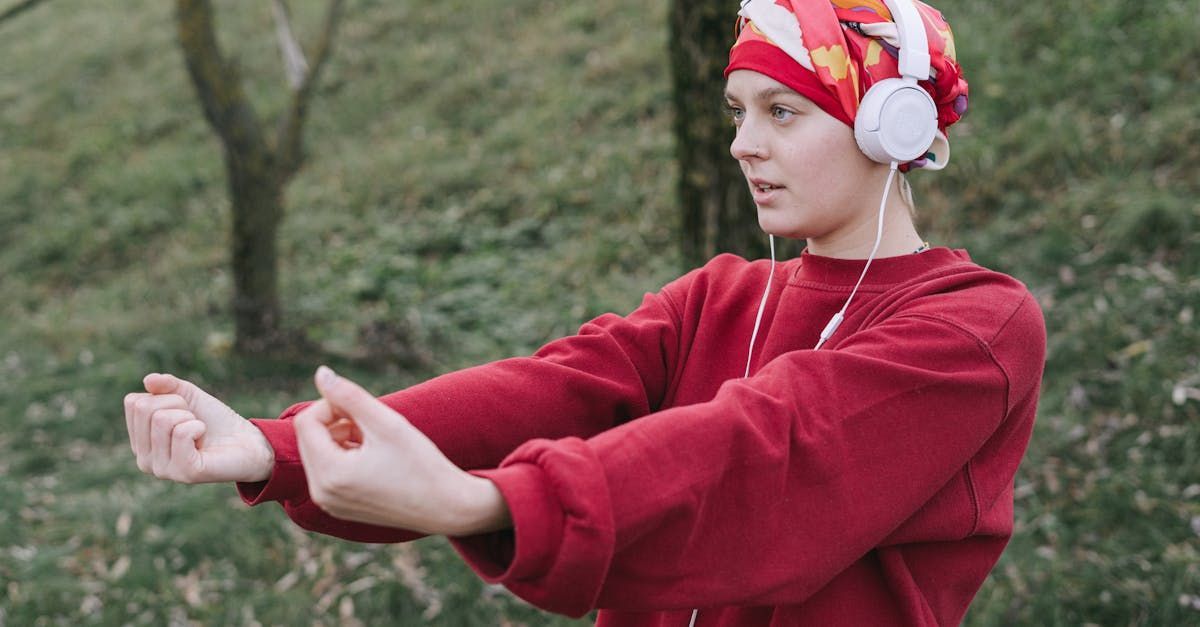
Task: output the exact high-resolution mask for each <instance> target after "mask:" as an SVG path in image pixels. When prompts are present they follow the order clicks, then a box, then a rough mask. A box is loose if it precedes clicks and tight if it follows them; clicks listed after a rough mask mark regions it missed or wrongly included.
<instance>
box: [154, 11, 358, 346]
mask: <svg viewBox="0 0 1200 627" xmlns="http://www.w3.org/2000/svg"><path fill="white" fill-rule="evenodd" d="M175 5H176V17H177V27H178V34H179V44H180V47H181V48H182V50H183V56H184V61H185V64H186V65H187V70H188V75H189V76H190V77H191V79H192V85H193V86H194V87H195V89H196V95H197V97H198V98H199V99H200V104H201V108H202V109H203V110H204V117H205V119H207V120H208V122H209V125H210V126H211V127H212V129H213V132H214V133H216V134H217V136H218V137H219V138H220V139H221V144H222V147H223V151H222V153H223V155H224V158H225V171H226V174H227V177H228V183H229V198H230V204H231V207H232V214H233V224H232V231H231V241H230V246H231V249H232V250H231V255H230V266H231V268H232V271H233V277H234V292H233V298H232V305H233V318H234V328H235V335H236V339H235V341H234V347H235V350H237V351H238V352H239V353H242V354H247V353H259V352H270V351H273V350H276V349H279V348H283V347H284V346H285V344H286V341H285V336H284V334H283V333H282V331H281V329H282V327H281V314H280V304H279V279H278V276H279V262H278V256H277V254H276V246H275V242H276V236H277V234H278V232H279V225H280V223H281V222H282V221H283V216H284V206H283V192H284V187H285V186H286V185H287V182H288V181H289V180H290V179H291V178H292V176H293V175H295V173H296V172H297V171H298V170H299V169H300V166H301V165H303V162H304V143H303V133H302V130H303V127H304V121H305V118H306V114H307V111H308V102H309V99H310V98H311V96H312V93H313V83H314V81H315V80H316V78H317V76H318V75H319V73H320V70H321V68H322V67H323V66H324V65H325V61H326V59H327V58H328V56H329V53H330V51H331V49H332V47H333V46H332V42H333V33H334V30H335V29H336V27H337V23H338V18H339V15H340V11H341V5H342V0H332V1H331V2H330V4H329V9H328V11H327V12H326V15H325V22H324V26H323V28H322V30H321V34H320V37H319V39H318V41H317V44H316V56H315V59H314V61H313V63H312V65H311V66H308V65H307V61H305V60H304V59H303V51H302V49H301V47H300V45H299V44H298V43H297V42H295V40H294V39H293V36H292V34H291V27H290V25H289V24H287V23H286V20H287V19H288V17H287V7H286V5H284V4H283V2H282V0H276V2H275V15H276V19H277V20H279V21H280V24H279V25H278V26H277V29H276V32H277V33H278V34H279V37H280V39H281V47H282V48H283V51H284V55H285V59H286V60H288V61H289V64H290V65H289V67H290V68H291V69H290V75H289V82H290V86H291V89H292V99H291V101H290V103H289V105H288V107H287V108H286V110H285V111H284V113H283V115H281V116H280V119H279V121H278V123H277V125H276V132H275V136H274V137H268V134H267V132H266V131H265V130H264V127H263V125H262V123H261V122H260V121H259V118H258V115H257V113H255V110H254V107H253V105H252V104H251V103H250V100H249V98H247V97H246V93H245V90H244V89H243V88H242V79H241V73H240V71H239V70H238V67H237V65H236V64H234V63H231V62H230V61H229V60H227V59H226V58H225V56H224V55H223V54H222V53H221V50H220V47H219V46H218V45H217V38H216V29H215V27H214V24H213V14H212V6H211V4H210V2H209V1H208V0H176V3H175ZM289 57H290V58H289ZM301 62H302V63H301Z"/></svg>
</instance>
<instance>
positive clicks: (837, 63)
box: [725, 0, 967, 171]
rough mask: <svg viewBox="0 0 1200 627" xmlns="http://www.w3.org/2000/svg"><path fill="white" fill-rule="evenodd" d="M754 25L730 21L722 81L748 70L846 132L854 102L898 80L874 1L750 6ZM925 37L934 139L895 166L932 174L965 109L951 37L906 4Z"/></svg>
mask: <svg viewBox="0 0 1200 627" xmlns="http://www.w3.org/2000/svg"><path fill="white" fill-rule="evenodd" d="M758 2H759V4H761V5H763V6H761V7H759V8H760V9H763V8H764V7H765V10H762V11H761V15H758V16H757V19H758V21H757V22H752V21H750V20H749V19H748V18H746V17H744V10H743V17H739V18H738V24H737V29H738V36H737V41H736V42H735V43H734V44H733V48H732V49H731V50H730V51H729V65H728V67H726V68H725V76H726V77H728V76H729V74H730V72H733V71H734V70H743V69H744V70H754V71H756V72H760V73H762V74H765V75H767V76H770V77H771V78H773V79H775V80H777V81H779V82H781V83H783V84H784V85H787V86H788V87H790V88H792V89H794V90H796V91H797V92H799V93H800V94H801V95H803V96H805V97H807V98H808V99H809V100H812V101H813V103H814V104H816V105H817V106H819V107H821V109H822V110H824V111H825V112H826V113H828V114H829V115H831V116H833V117H835V118H837V119H839V120H841V121H842V122H845V123H846V124H847V125H849V126H850V127H851V128H853V127H854V116H855V114H856V113H857V112H858V103H859V101H860V100H861V99H862V97H863V94H865V93H866V92H867V89H869V88H870V87H871V85H874V84H875V83H876V82H877V81H880V80H883V79H885V78H894V77H898V76H900V71H899V69H898V67H897V63H898V58H899V55H900V51H899V45H900V37H899V34H898V29H897V27H896V24H895V22H894V21H893V20H892V14H891V11H890V10H888V8H887V5H885V4H884V3H883V2H882V0H773V1H771V0H758ZM913 4H915V5H916V7H917V12H918V13H919V14H920V16H921V18H922V21H923V22H924V25H925V32H926V35H927V37H928V39H929V56H930V61H929V64H930V68H929V74H930V77H929V79H928V80H925V81H921V82H920V85H921V87H923V88H924V89H925V91H927V92H929V95H930V96H932V97H933V101H934V103H936V104H937V110H938V133H937V137H936V138H935V139H934V145H933V146H932V147H931V148H930V151H929V153H928V154H926V156H925V157H922V158H920V159H917V160H915V161H912V162H910V163H907V164H904V165H902V166H901V170H902V171H906V170H909V169H912V168H928V169H932V170H940V169H942V168H943V167H945V166H946V162H947V161H948V160H949V156H950V145H949V140H948V139H947V137H946V128H947V127H949V126H950V125H951V124H954V123H955V122H957V121H958V120H959V118H961V117H962V115H963V114H964V113H965V112H966V110H967V81H966V79H964V78H963V75H962V68H961V67H959V65H958V62H957V61H956V60H955V50H954V35H953V33H951V31H950V25H949V24H947V23H946V20H945V18H943V17H942V14H941V13H940V12H939V11H938V10H937V9H934V8H933V7H931V6H929V5H927V4H925V3H923V2H919V1H916V0H914V2H913Z"/></svg>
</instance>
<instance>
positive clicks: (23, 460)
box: [0, 0, 1200, 625]
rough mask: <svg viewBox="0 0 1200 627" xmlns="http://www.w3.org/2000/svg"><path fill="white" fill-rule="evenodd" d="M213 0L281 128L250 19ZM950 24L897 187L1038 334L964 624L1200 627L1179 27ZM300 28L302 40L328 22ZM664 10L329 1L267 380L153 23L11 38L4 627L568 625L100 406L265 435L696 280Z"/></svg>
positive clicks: (268, 63)
mask: <svg viewBox="0 0 1200 627" xmlns="http://www.w3.org/2000/svg"><path fill="white" fill-rule="evenodd" d="M216 4H217V10H218V14H217V17H218V25H219V30H220V32H219V34H220V38H221V42H222V45H224V46H225V47H226V50H227V52H229V53H230V54H231V55H233V56H236V57H237V59H238V60H239V62H240V64H241V66H242V69H243V72H244V75H245V77H246V78H247V81H248V83H247V86H248V90H249V92H250V94H251V97H252V98H254V100H255V102H256V104H257V106H258V107H259V108H260V109H261V110H262V111H264V112H267V113H271V112H276V111H278V109H279V107H282V106H283V105H284V97H285V94H286V90H284V89H282V88H281V87H282V85H283V81H284V78H283V76H284V75H283V71H282V68H281V62H280V59H279V55H278V53H277V51H276V49H275V45H276V44H275V40H274V38H273V35H272V28H273V24H272V21H271V13H270V7H269V5H268V4H267V3H265V2H255V3H251V2H235V1H233V0H223V1H219V2H217V3H216ZM938 6H939V8H941V9H942V10H943V12H944V13H945V14H946V16H947V18H948V19H949V21H950V23H951V24H952V25H953V26H954V28H955V31H956V33H957V36H958V54H959V57H960V60H961V61H962V63H963V65H964V66H965V68H966V70H967V75H968V78H969V80H970V82H971V110H970V113H969V114H968V116H967V117H966V118H965V120H964V121H963V122H962V123H960V124H959V125H957V126H955V127H954V128H953V129H952V139H953V142H954V158H953V163H952V165H951V167H950V168H949V169H948V170H947V171H945V172H942V173H939V174H929V173H916V174H915V175H913V177H912V179H913V182H914V186H915V188H916V194H917V201H918V206H919V212H920V220H921V225H922V229H923V232H924V233H925V234H926V236H927V237H928V238H929V239H930V240H931V241H932V242H933V243H934V244H935V245H951V246H954V247H965V248H968V249H969V250H970V251H971V254H972V256H973V257H974V258H975V259H976V260H977V261H978V262H980V263H982V264H984V265H988V266H990V267H993V268H996V269H998V270H1002V271H1005V272H1008V273H1011V274H1013V275H1015V276H1017V277H1018V278H1020V279H1021V280H1023V281H1025V282H1026V284H1027V285H1029V287H1030V289H1031V290H1032V291H1033V292H1034V294H1035V295H1037V297H1038V298H1039V300H1040V301H1041V303H1042V305H1043V307H1044V309H1045V313H1046V320H1047V325H1048V329H1049V332H1050V336H1049V354H1048V363H1047V367H1046V377H1045V384H1044V393H1043V399H1042V404H1041V409H1040V416H1039V422H1038V425H1037V428H1036V433H1035V437H1034V440H1033V443H1032V445H1031V448H1030V451H1029V455H1028V457H1027V459H1026V462H1025V464H1024V465H1023V467H1022V470H1021V472H1020V474H1019V476H1018V477H1017V503H1016V506H1017V514H1016V515H1017V528H1016V534H1015V537H1014V539H1013V541H1012V544H1011V545H1010V548H1009V550H1008V551H1007V552H1006V553H1005V555H1004V557H1003V558H1002V559H1001V561H1000V564H999V565H998V566H997V567H996V569H995V570H994V572H993V575H992V577H991V578H990V579H989V581H988V582H987V583H986V584H985V585H984V587H983V589H982V590H981V591H980V593H979V595H978V597H977V599H976V601H975V603H974V605H973V606H972V609H971V611H970V613H969V614H968V617H967V623H968V624H971V625H1008V624H1014V623H1023V624H1047V625H1078V624H1086V623H1093V624H1099V625H1126V624H1136V625H1163V624H1186V623H1195V622H1198V621H1200V423H1198V418H1200V355H1198V353H1200V351H1198V350H1197V348H1198V347H1200V330H1198V325H1197V323H1196V321H1195V318H1196V315H1197V311H1196V310H1197V309H1198V308H1200V278H1198V271H1200V230H1198V229H1197V227H1198V226H1200V76H1198V74H1200V65H1198V64H1197V63H1196V62H1195V60H1196V59H1197V58H1198V57H1200V39H1198V38H1196V37H1195V33H1196V32H1200V17H1198V15H1200V12H1198V11H1197V7H1196V6H1195V3H1194V2H1189V1H1164V2H1157V3H1131V2H1125V1H1123V0H1087V1H1085V2H1081V3H1075V4H1072V5H1071V6H1070V7H1069V8H1070V10H1069V11H1068V10H1065V9H1066V8H1067V7H1061V8H1060V7H1056V6H1054V5H1050V4H1046V3H1027V2H1016V1H1014V0H986V1H985V0H945V1H944V2H942V3H940V4H939V5H938ZM0 8H2V7H0ZM292 9H293V16H294V19H295V20H296V26H297V28H298V30H299V31H300V34H301V36H302V38H303V37H306V36H307V35H309V34H311V33H312V31H313V29H315V28H316V27H317V24H318V22H319V20H320V17H321V11H322V10H323V3H321V2H315V1H314V2H294V3H293V7H292ZM666 14H667V2H666V0H657V1H655V2H650V3H646V2H634V1H632V0H592V1H589V2H572V1H568V0H504V1H499V0H469V1H468V0H444V1H442V2H428V3H422V2H415V1H414V2H407V1H404V2H392V1H388V0H352V1H350V2H348V3H347V6H346V10H345V15H344V18H343V22H342V25H341V31H340V33H339V39H338V42H337V47H336V49H335V52H334V55H333V57H332V59H331V60H330V65H329V67H328V68H326V74H325V75H324V77H323V80H322V82H321V84H320V86H319V88H318V89H319V91H318V93H317V94H316V96H315V98H314V101H313V107H312V111H311V114H310V115H311V117H310V121H309V126H308V129H307V137H308V142H309V147H310V152H311V157H310V160H309V162H308V163H307V165H306V168H305V169H304V170H303V171H302V172H301V173H300V174H299V175H298V176H297V178H296V179H295V180H294V181H293V183H292V184H291V186H290V187H289V188H288V190H287V199H286V204H287V207H288V215H287V218H286V219H285V222H284V224H283V228H282V232H281V239H280V247H279V250H280V255H281V294H282V297H283V301H284V302H283V307H284V319H285V324H287V325H288V326H289V327H291V328H293V329H298V330H300V331H301V332H302V333H303V334H304V336H305V337H306V338H307V340H308V341H309V342H310V344H311V346H310V349H309V350H308V351H306V352H303V353H300V354H294V355H285V356H277V357H273V358H246V357H238V356H236V355H234V354H233V353H232V351H231V341H232V330H233V329H232V318H231V315H230V311H229V307H228V297H229V292H230V283H231V279H230V277H229V274H228V270H227V268H226V265H227V263H226V258H227V250H228V245H227V233H228V226H227V224H228V222H227V221H228V200H227V196H226V190H225V184H224V173H223V171H222V168H221V161H220V152H219V150H220V147H219V144H218V143H217V140H216V139H215V138H214V137H213V136H212V134H211V133H210V131H209V130H208V129H207V128H206V126H205V123H204V121H203V119H202V117H201V114H200V110H199V106H198V104H197V103H196V100H195V97H194V95H193V91H192V88H191V86H190V84H189V83H188V82H187V77H186V74H185V72H184V69H183V65H182V60H181V56H180V54H179V52H178V49H177V45H176V42H175V39H174V37H175V30H174V20H173V15H172V8H171V5H170V3H166V2H153V1H151V0H127V1H124V2H115V1H112V0H104V1H98V2H81V1H79V0H55V1H51V2H48V3H45V4H44V5H43V6H41V7H38V8H37V9H36V10H31V11H28V12H27V13H25V14H23V15H21V16H20V18H19V19H14V20H12V21H11V22H9V23H7V24H4V25H0V59H3V62H2V63H0V624H6V623H11V624H14V625H24V624H60V623H74V624H93V623H101V624H110V623H112V624H119V623H132V624H162V623H167V622H170V623H176V624H182V623H187V622H200V623H241V624H253V623H255V622H260V623H263V624H291V623H310V622H316V623H322V624H334V623H353V622H355V621H362V622H364V623H367V624H372V623H394V624H414V623H419V622H421V621H428V622H429V623H431V624H444V625H464V624H472V625H473V624H479V625H485V624H486V625H492V624H510V625H516V624H528V625H542V624H564V625H565V624H575V623H574V622H573V621H568V620H565V619H559V618H555V617H550V616H548V615H545V614H542V613H539V612H537V611H536V610H532V609H530V608H528V607H527V606H524V605H523V604H521V603H520V602H518V601H516V600H515V599H513V598H512V597H511V596H510V595H508V594H507V593H506V592H504V591H503V590H498V589H495V588H491V587H488V586H485V585H483V584H481V583H480V582H479V581H478V580H477V579H476V578H475V577H474V576H473V575H471V574H470V573H469V572H468V571H467V570H466V569H465V567H463V566H462V564H461V563H460V562H459V561H458V560H457V557H456V556H455V555H454V554H453V552H452V551H451V550H449V549H448V547H447V546H446V545H445V543H444V542H441V541H438V540H423V541H420V542H418V543H415V544H414V545H412V546H411V547H396V546H370V545H355V544H351V543H346V542H341V541H337V540H333V539H329V538H325V537H318V536H311V535H309V534H306V533H303V532H300V531H297V530H296V529H294V528H293V527H292V526H291V525H290V523H288V522H287V521H286V518H285V517H284V516H283V514H282V513H281V512H280V511H278V508H275V507H273V506H264V507H259V508H255V509H247V508H244V507H242V506H241V505H240V502H239V501H238V500H237V498H236V495H235V494H234V493H233V490H232V489H230V488H229V487H228V486H200V487H185V486H176V485H171V484H168V483H165V482H160V481H156V480H154V479H151V478H148V477H145V476H141V475H140V474H139V473H138V472H137V469H136V467H135V465H134V463H133V460H132V456H131V455H130V454H129V450H128V444H127V441H126V436H125V426H124V424H123V422H122V420H121V402H120V399H121V397H122V396H123V395H124V394H125V393H126V392H129V391H132V390H135V389H137V388H138V386H139V381H140V378H141V377H142V375H143V374H145V373H146V372H150V371H170V372H174V373H176V374H179V375H181V376H184V377H187V378H190V379H192V380H194V381H196V382H197V383H199V384H200V385H202V386H204V387H206V388H208V389H210V390H211V391H213V392H214V393H215V394H216V395H217V396H219V397H221V398H223V399H225V400H226V401H228V402H229V403H230V404H231V405H232V406H233V407H234V408H236V409H237V410H239V411H240V412H241V413H242V414H243V415H247V416H271V415H275V414H276V413H277V412H278V411H279V410H281V409H282V408H283V407H285V406H286V405H288V404H290V402H291V401H293V400H297V399H302V398H306V397H309V396H311V395H312V390H311V388H310V384H309V375H310V374H311V372H312V370H313V369H314V368H315V367H316V366H317V365H318V364H320V363H330V364H331V365H333V366H334V367H337V368H338V369H339V370H342V371H344V372H346V373H347V374H349V375H350V376H352V377H354V378H356V379H358V380H360V381H361V382H363V383H364V384H365V385H367V386H368V387H369V388H370V389H373V390H375V391H377V392H380V393H383V392H386V391H390V390H392V389H396V388H399V387H403V386H405V385H409V384H412V383H414V382H417V381H420V380H423V379H425V378H428V377H430V376H432V375H435V374H437V373H440V372H444V371H447V370H451V369H455V368H459V367H463V366H467V365H470V364H474V363H479V362H481V361H486V360H491V359H496V358H500V357H504V356H509V355H513V354H523V353H528V352H530V351H532V350H533V349H535V348H536V347H537V346H539V345H540V344H541V343H543V342H545V341H547V340H549V339H551V338H554V337H557V336H561V335H563V334H567V333H570V332H572V331H574V329H575V328H576V327H577V326H578V325H579V324H580V323H582V322H583V321H585V320H587V319H588V318H590V317H591V316H594V315H597V314H599V313H601V312H604V311H610V310H611V311H618V312H625V311H629V310H631V309H632V308H633V307H634V306H635V305H636V304H637V302H639V300H640V298H641V294H642V293H643V292H645V291H652V290H655V289H657V288H658V287H659V286H660V285H661V284H663V283H665V282H666V281H668V280H670V279H671V278H673V277H674V276H676V275H677V274H678V273H679V271H680V266H681V258H680V255H679V252H678V251H679V246H678V210H677V207H676V206H675V200H674V192H675V185H674V181H675V180H676V177H677V176H678V173H677V171H676V168H675V166H674V162H673V158H674V148H673V144H672V137H671V116H672V111H671V107H670V93H669V90H670V79H669V71H668V65H667V53H666ZM748 219H752V218H749V217H748Z"/></svg>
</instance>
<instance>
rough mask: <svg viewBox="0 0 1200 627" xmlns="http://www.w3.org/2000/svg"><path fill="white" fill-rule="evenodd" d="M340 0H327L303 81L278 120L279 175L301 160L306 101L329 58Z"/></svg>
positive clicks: (286, 173)
mask: <svg viewBox="0 0 1200 627" xmlns="http://www.w3.org/2000/svg"><path fill="white" fill-rule="evenodd" d="M341 13H342V0H330V2H329V7H328V9H326V11H325V20H324V22H323V23H322V26H321V34H320V37H319V38H318V39H317V44H316V46H315V47H314V52H313V62H312V65H311V66H310V68H309V72H308V74H307V75H305V77H304V82H303V83H302V84H301V85H300V86H299V87H298V88H297V89H296V90H295V92H294V94H293V95H292V102H291V106H289V107H288V109H287V110H286V111H285V112H284V114H283V117H282V118H281V119H280V121H279V136H278V141H277V143H276V146H277V147H278V155H279V161H280V164H281V172H282V174H283V176H285V177H286V176H291V175H292V174H295V173H296V171H297V170H299V169H300V165H301V164H302V163H303V162H304V136H303V134H302V130H303V128H304V120H305V118H306V117H307V115H308V102H309V100H310V99H311V98H312V93H313V90H314V89H315V88H316V83H317V79H319V78H320V75H321V69H322V68H324V67H325V62H326V61H328V60H329V55H330V53H331V52H332V51H333V39H334V34H335V33H336V32H337V26H338V21H339V20H340V19H341Z"/></svg>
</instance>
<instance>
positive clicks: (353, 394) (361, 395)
mask: <svg viewBox="0 0 1200 627" xmlns="http://www.w3.org/2000/svg"><path fill="white" fill-rule="evenodd" d="M315 379H316V384H317V391H319V392H320V393H321V396H323V397H325V400H326V401H328V402H329V404H330V406H331V409H332V410H333V411H334V412H338V413H341V414H344V415H345V416H346V417H348V418H350V419H351V420H353V421H354V422H355V423H357V424H358V426H359V428H361V429H362V430H364V431H372V430H374V429H376V428H395V426H396V422H397V420H396V419H397V418H399V419H400V421H399V422H401V423H403V424H407V421H405V420H404V419H403V417H402V416H400V414H398V413H396V412H395V411H393V410H392V408H390V407H388V406H387V405H384V404H383V403H382V402H380V401H379V399H377V398H375V396H374V395H372V394H371V393H370V392H368V391H366V390H364V389H363V388H362V386H360V385H358V384H357V383H355V382H353V381H351V380H350V379H347V378H345V377H341V376H338V375H337V374H336V373H335V372H334V371H333V370H331V369H330V368H328V367H327V366H321V367H320V368H317V374H316V377H315Z"/></svg>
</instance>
